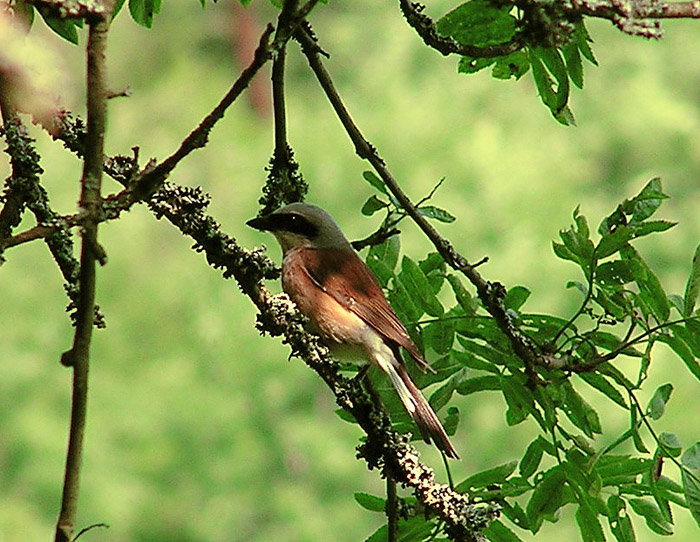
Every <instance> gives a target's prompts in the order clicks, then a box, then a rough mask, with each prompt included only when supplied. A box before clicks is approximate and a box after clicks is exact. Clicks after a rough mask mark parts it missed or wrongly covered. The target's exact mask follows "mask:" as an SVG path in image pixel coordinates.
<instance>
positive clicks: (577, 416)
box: [561, 381, 601, 438]
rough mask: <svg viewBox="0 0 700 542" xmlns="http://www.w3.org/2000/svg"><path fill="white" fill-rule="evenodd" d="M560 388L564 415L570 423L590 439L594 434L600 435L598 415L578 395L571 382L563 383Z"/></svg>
mask: <svg viewBox="0 0 700 542" xmlns="http://www.w3.org/2000/svg"><path fill="white" fill-rule="evenodd" d="M561 388H562V391H563V392H564V404H565V407H566V408H564V413H565V414H566V415H567V417H568V418H569V419H570V420H571V422H572V423H573V424H574V425H575V426H576V427H578V428H579V429H581V430H582V431H583V432H584V433H586V435H587V436H588V437H590V438H593V434H594V433H601V427H600V419H599V418H598V413H597V412H596V411H595V410H594V409H593V407H591V405H589V404H588V403H587V402H586V401H585V400H584V398H583V397H581V396H580V395H579V394H578V392H577V391H576V390H575V389H574V387H573V386H572V385H571V382H568V381H567V382H565V383H563V384H562V386H561Z"/></svg>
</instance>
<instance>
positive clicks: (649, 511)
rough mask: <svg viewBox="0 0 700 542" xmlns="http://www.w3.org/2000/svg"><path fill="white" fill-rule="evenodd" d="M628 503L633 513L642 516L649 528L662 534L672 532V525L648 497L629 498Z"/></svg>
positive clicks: (666, 534) (670, 533)
mask: <svg viewBox="0 0 700 542" xmlns="http://www.w3.org/2000/svg"><path fill="white" fill-rule="evenodd" d="M629 504H630V506H631V507H632V510H634V511H635V513H637V514H638V515H640V516H642V517H643V518H644V521H646V524H647V527H649V529H651V530H652V531H654V532H655V533H657V534H660V535H664V536H670V535H672V534H673V525H672V524H671V523H669V522H668V521H666V519H665V518H664V516H663V514H662V513H661V510H660V509H659V507H658V506H657V505H656V503H654V502H651V501H650V500H648V499H630V500H629Z"/></svg>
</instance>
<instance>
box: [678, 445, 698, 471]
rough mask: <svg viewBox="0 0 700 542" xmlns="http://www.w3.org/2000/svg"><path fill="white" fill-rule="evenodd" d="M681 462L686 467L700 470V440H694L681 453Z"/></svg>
mask: <svg viewBox="0 0 700 542" xmlns="http://www.w3.org/2000/svg"><path fill="white" fill-rule="evenodd" d="M681 463H682V464H683V466H684V467H686V468H688V469H691V470H700V442H696V443H695V444H693V445H692V446H691V447H690V448H688V449H687V450H686V451H685V452H684V453H683V457H681Z"/></svg>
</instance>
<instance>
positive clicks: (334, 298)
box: [246, 203, 459, 459]
mask: <svg viewBox="0 0 700 542" xmlns="http://www.w3.org/2000/svg"><path fill="white" fill-rule="evenodd" d="M246 224H247V225H248V226H251V227H252V228H255V229H257V230H260V231H267V232H270V233H272V234H273V235H274V236H275V237H276V238H277V241H278V242H279V244H280V246H281V248H282V288H283V290H284V291H285V292H286V293H287V295H289V297H290V298H291V299H292V301H294V303H295V304H296V305H297V307H298V308H299V310H300V311H301V313H302V314H303V315H305V316H306V317H307V318H308V319H309V321H310V324H311V330H312V331H315V332H317V333H318V334H319V335H320V336H321V338H322V339H323V340H324V342H325V344H326V345H328V346H329V348H330V350H331V353H332V354H333V355H334V356H335V357H337V358H339V359H341V360H343V359H347V360H354V361H365V362H369V363H371V364H374V365H376V366H377V367H379V369H381V370H382V371H383V372H384V373H385V374H386V375H387V376H388V377H389V380H390V381H391V383H392V385H393V387H394V389H395V390H396V393H397V394H398V396H399V398H400V399H401V402H402V403H403V406H404V408H405V409H406V411H407V412H408V414H409V415H410V416H411V418H412V419H413V420H414V421H415V423H416V425H417V426H418V430H419V431H420V434H421V436H422V438H423V440H425V442H427V443H428V444H430V443H431V441H432V442H434V443H435V445H436V446H437V448H438V449H439V450H441V451H442V452H443V453H444V454H445V456H447V457H449V458H451V459H459V455H458V454H457V451H456V450H455V448H454V446H453V445H452V443H451V442H450V439H449V437H448V436H447V433H446V432H445V429H444V427H443V426H442V424H441V423H440V420H439V419H438V417H437V415H436V414H435V411H434V410H433V409H432V407H431V406H430V404H429V403H428V401H427V400H426V399H425V397H424V396H423V394H422V393H421V391H420V390H419V389H418V387H417V386H416V384H415V383H414V382H413V380H412V379H411V377H410V375H409V374H408V371H407V370H406V366H405V365H404V362H403V358H402V356H401V349H402V348H403V349H404V350H406V351H407V352H408V354H409V355H410V356H411V358H412V359H413V360H414V361H415V362H416V364H417V365H418V367H419V368H420V369H421V370H423V371H426V370H430V371H432V369H431V367H430V365H429V364H428V363H427V362H426V361H425V359H424V358H423V356H422V355H421V354H420V352H419V351H418V348H417V347H416V345H415V343H414V342H413V340H412V339H411V337H410V335H409V334H408V331H407V330H406V327H405V326H404V325H403V323H402V322H401V320H400V319H399V317H398V316H397V315H396V313H395V312H394V310H393V309H392V308H391V305H390V304H389V301H388V300H387V298H386V296H385V295H384V292H383V291H382V287H381V286H380V284H379V281H378V280H377V278H376V277H375V276H374V274H373V273H372V271H371V270H370V269H369V267H367V265H366V264H365V263H364V262H363V261H362V260H361V259H360V257H359V255H358V254H357V252H355V250H354V249H353V247H352V245H351V244H350V242H349V241H348V239H347V238H346V237H345V235H344V234H343V232H342V230H341V229H340V227H339V226H338V224H337V223H336V222H335V220H333V218H332V217H331V215H330V214H328V212H326V211H325V210H324V209H322V208H321V207H318V206H316V205H310V204H307V203H291V204H289V205H286V206H284V207H281V208H279V209H277V210H276V211H273V212H271V213H269V214H266V215H263V216H259V217H257V218H253V219H251V220H249V221H247V222H246ZM433 372H434V371H433Z"/></svg>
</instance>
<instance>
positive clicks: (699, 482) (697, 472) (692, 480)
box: [681, 442, 700, 525]
mask: <svg viewBox="0 0 700 542" xmlns="http://www.w3.org/2000/svg"><path fill="white" fill-rule="evenodd" d="M681 463H682V464H683V469H682V470H681V479H682V482H683V493H684V495H685V501H686V503H687V504H688V508H689V509H690V513H691V514H692V515H693V518H694V519H695V522H696V523H697V524H698V525H700V442H696V443H695V444H693V445H692V446H691V447H690V448H688V449H687V450H686V451H685V452H684V453H683V456H682V457H681Z"/></svg>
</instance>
